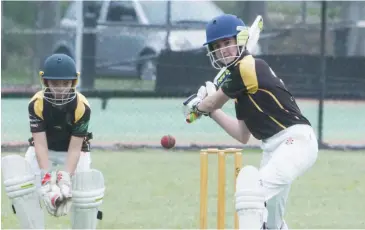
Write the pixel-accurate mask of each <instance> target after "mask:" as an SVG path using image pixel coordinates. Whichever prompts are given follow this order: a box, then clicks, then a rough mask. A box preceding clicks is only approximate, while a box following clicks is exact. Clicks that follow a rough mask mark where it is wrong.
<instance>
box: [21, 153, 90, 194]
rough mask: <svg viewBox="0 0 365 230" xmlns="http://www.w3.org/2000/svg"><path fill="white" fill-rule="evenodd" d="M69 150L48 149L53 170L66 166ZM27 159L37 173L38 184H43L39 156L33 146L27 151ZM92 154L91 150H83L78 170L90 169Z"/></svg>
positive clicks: (50, 165) (38, 185)
mask: <svg viewBox="0 0 365 230" xmlns="http://www.w3.org/2000/svg"><path fill="white" fill-rule="evenodd" d="M66 157H67V152H56V151H52V150H49V151H48V160H49V167H50V169H51V170H53V169H55V168H59V167H60V166H64V165H65V162H66ZM25 160H26V161H27V162H28V163H29V164H30V166H31V168H32V170H33V172H34V174H35V175H36V184H37V187H38V188H39V187H40V186H41V169H40V168H39V165H38V161H37V156H36V153H35V149H34V147H33V146H29V148H28V150H27V152H26V153H25ZM90 167H91V156H90V152H81V154H80V158H79V162H78V163H77V167H76V172H82V171H87V170H90Z"/></svg>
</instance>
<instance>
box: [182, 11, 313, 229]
mask: <svg viewBox="0 0 365 230" xmlns="http://www.w3.org/2000/svg"><path fill="white" fill-rule="evenodd" d="M245 28H247V27H246V26H245V24H244V22H243V21H242V20H241V19H239V18H238V17H237V16H235V15H229V14H224V15H221V16H218V17H216V18H213V19H212V20H211V21H210V22H209V23H208V24H207V26H206V43H205V44H204V45H206V47H207V50H208V56H209V57H210V60H211V63H212V65H213V67H214V68H216V69H221V68H224V67H225V68H227V69H228V70H229V72H230V76H229V77H228V78H227V79H226V80H225V82H224V83H223V85H222V86H221V87H220V88H218V89H217V87H216V86H215V85H214V84H213V83H212V82H206V84H205V85H204V86H202V87H201V88H200V90H199V92H198V94H196V95H192V96H190V97H189V98H188V99H187V100H186V101H185V102H184V106H185V107H186V109H187V110H188V111H189V112H193V113H197V114H199V115H209V116H210V117H211V118H212V119H213V120H214V121H215V122H216V123H217V124H218V125H219V126H221V127H222V128H223V129H224V130H225V131H226V132H227V133H228V134H229V135H230V136H232V137H233V138H235V139H236V140H238V141H240V142H241V143H243V144H246V143H247V142H248V140H249V138H250V136H251V135H252V136H254V137H255V138H256V139H258V140H261V141H262V144H261V148H262V150H263V153H262V161H261V165H260V169H257V168H255V167H253V166H246V167H243V168H242V170H241V171H240V173H239V175H238V178H237V184H236V188H237V190H236V191H237V192H236V196H235V198H236V210H237V213H238V216H239V225H240V229H261V228H262V227H264V228H266V229H287V228H288V227H287V225H286V223H285V221H284V218H283V216H284V213H285V205H286V202H287V198H288V193H289V190H290V186H291V184H292V183H293V181H294V180H295V179H296V178H298V177H299V176H300V175H302V174H303V173H305V172H306V171H308V169H310V168H311V167H312V166H313V164H314V163H315V161H316V159H317V154H318V144H317V138H316V135H315V133H314V131H313V128H312V127H311V124H310V122H309V121H308V119H307V118H306V117H305V116H304V115H303V114H302V113H301V111H300V109H299V107H298V105H297V103H296V101H295V99H294V97H293V95H292V94H291V93H290V91H289V90H288V89H287V88H286V86H285V84H284V82H283V81H282V80H281V79H280V78H278V77H277V76H276V74H275V73H274V71H273V70H272V69H271V68H270V66H269V65H268V64H267V63H266V62H265V61H264V60H262V59H259V58H255V57H253V56H252V55H251V54H250V53H249V52H247V50H246V47H245V45H238V43H239V44H244V42H242V41H239V42H238V41H237V34H238V33H239V32H240V31H241V30H244V29H245ZM247 39H249V37H247ZM246 42H247V41H246ZM204 92H206V95H204ZM201 95H204V96H201ZM229 99H234V101H235V111H236V117H235V118H232V117H231V116H229V115H227V114H226V113H224V112H223V111H222V110H221V108H222V106H223V105H224V104H225V103H227V101H228V100H229ZM199 117H200V116H199Z"/></svg>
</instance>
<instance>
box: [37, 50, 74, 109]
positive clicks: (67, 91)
mask: <svg viewBox="0 0 365 230" xmlns="http://www.w3.org/2000/svg"><path fill="white" fill-rule="evenodd" d="M39 75H40V78H41V83H42V86H43V93H44V99H45V100H46V101H48V102H50V103H51V104H53V105H56V106H62V105H65V104H67V103H69V102H71V101H72V100H73V99H74V98H75V97H76V85H77V81H78V78H79V75H80V74H79V73H78V72H77V71H76V64H75V61H74V60H73V59H72V58H71V57H69V56H67V55H65V54H53V55H51V56H49V57H48V58H47V59H46V60H45V62H44V66H43V70H42V71H40V72H39Z"/></svg>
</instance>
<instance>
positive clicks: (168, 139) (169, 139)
mask: <svg viewBox="0 0 365 230" xmlns="http://www.w3.org/2000/svg"><path fill="white" fill-rule="evenodd" d="M175 142H176V141H175V138H174V137H173V136H171V135H165V136H163V137H162V138H161V145H162V147H164V148H165V149H171V148H172V147H174V146H175Z"/></svg>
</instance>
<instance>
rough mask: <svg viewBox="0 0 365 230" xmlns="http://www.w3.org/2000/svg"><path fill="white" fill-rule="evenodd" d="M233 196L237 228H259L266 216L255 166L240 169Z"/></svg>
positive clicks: (262, 194) (263, 198)
mask: <svg viewBox="0 0 365 230" xmlns="http://www.w3.org/2000/svg"><path fill="white" fill-rule="evenodd" d="M235 197H236V211H237V214H238V217H239V228H240V229H261V228H262V226H263V224H264V223H265V222H266V218H267V217H266V208H265V196H264V193H263V189H262V186H261V184H260V177H259V171H258V170H257V168H255V167H253V166H245V167H243V168H242V169H241V171H240V172H239V174H238V176H237V182H236V194H235Z"/></svg>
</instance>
